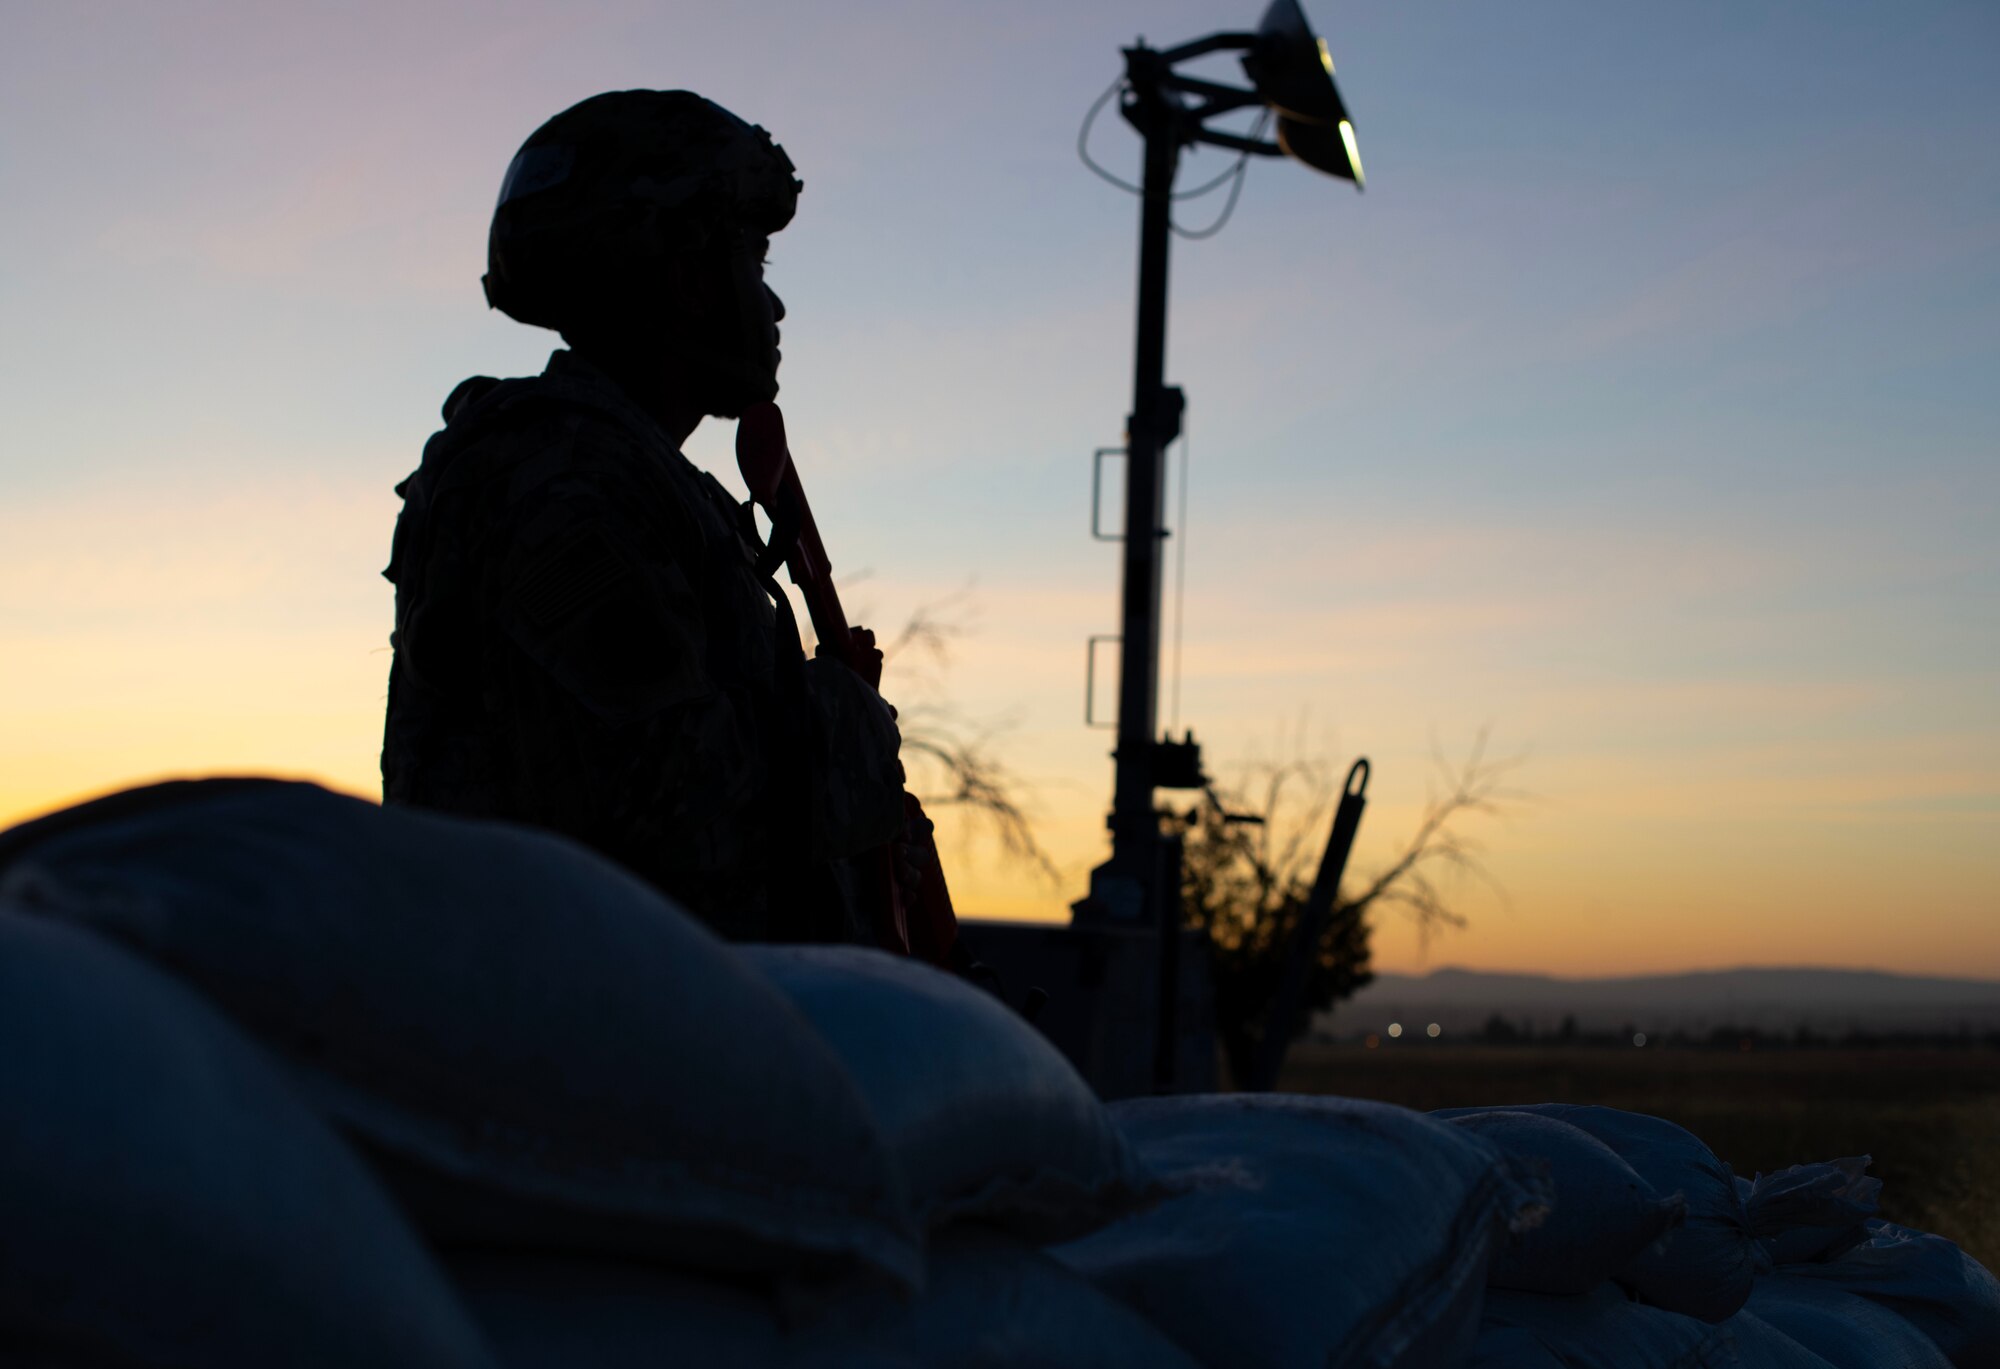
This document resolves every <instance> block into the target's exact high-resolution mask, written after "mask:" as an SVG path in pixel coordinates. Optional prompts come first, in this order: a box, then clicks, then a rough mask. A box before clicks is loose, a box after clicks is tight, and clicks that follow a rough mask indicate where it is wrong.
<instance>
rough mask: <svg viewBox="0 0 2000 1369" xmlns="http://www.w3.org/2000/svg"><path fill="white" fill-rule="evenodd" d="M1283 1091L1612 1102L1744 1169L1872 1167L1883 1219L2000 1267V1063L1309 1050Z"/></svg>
mask: <svg viewBox="0 0 2000 1369" xmlns="http://www.w3.org/2000/svg"><path fill="white" fill-rule="evenodd" d="M1280 1087H1281V1088H1284V1089H1287V1090H1291V1091H1294V1092H1301V1093H1337V1094H1343V1095H1346V1096H1348V1097H1352V1098H1376V1099H1381V1100H1383V1101H1385V1102H1390V1103H1399V1104H1401V1105H1403V1106H1405V1107H1412V1108H1419V1109H1424V1110H1429V1109H1431V1108H1442V1107H1471V1106H1478V1105H1482V1104H1493V1103H1524V1102H1533V1103H1541V1102H1548V1103H1602V1104H1604V1105H1606V1106H1609V1107H1614V1108H1624V1109H1626V1110H1628V1111H1632V1112H1645V1113H1651V1114H1652V1115H1654V1116H1656V1117H1665V1118H1668V1119H1670V1120H1672V1121H1675V1122H1678V1123H1680V1124H1681V1125H1682V1126H1684V1127H1686V1128H1687V1129H1688V1130H1690V1131H1692V1132H1694V1133H1695V1134H1696V1135H1697V1136H1699V1137H1701V1138H1702V1139H1703V1140H1704V1141H1706V1142H1708V1144H1709V1146H1710V1148H1711V1149H1713V1150H1714V1151H1715V1152H1716V1154H1718V1155H1720V1156H1721V1157H1722V1158H1723V1159H1724V1160H1727V1161H1728V1162H1729V1163H1730V1165H1731V1166H1732V1167H1734V1168H1735V1170H1736V1172H1737V1173H1739V1174H1743V1175H1754V1174H1756V1173H1757V1172H1758V1171H1759V1170H1764V1171H1767V1172H1768V1171H1770V1170H1775V1169H1782V1168H1784V1167H1785V1166H1786V1165H1790V1164H1796V1163H1798V1162H1799V1161H1802V1160H1829V1159H1833V1158H1835V1157H1838V1156H1843V1155H1872V1156H1874V1157H1875V1163H1874V1166H1873V1168H1872V1169H1871V1170H1870V1172H1871V1173H1873V1174H1874V1175H1875V1176H1876V1177H1878V1178H1880V1179H1881V1180H1882V1182H1883V1188H1882V1215H1883V1216H1885V1217H1888V1218H1890V1219H1891V1220H1893V1221H1897V1222H1902V1223H1904V1224H1906V1225H1909V1226H1914V1227H1918V1228H1921V1229H1923V1230H1925V1231H1935V1232H1937V1233H1939V1234H1940V1235H1943V1236H1947V1237H1949V1238H1951V1239H1952V1240H1954V1241H1957V1242H1958V1243H1959V1244H1960V1245H1961V1246H1963V1247H1965V1249H1966V1250H1967V1251H1968V1252H1970V1253H1971V1254H1972V1255H1973V1256H1974V1257H1976V1258H1977V1259H1979V1260H1980V1261H1981V1262H1982V1263H1983V1264H1985V1265H1986V1267H1987V1268H1988V1269H1996V1270H2000V1053H1996V1052H1994V1051H1990V1050H1981V1049H1972V1048H1968V1049H1963V1050H1955V1049H1926V1050H1903V1049H1880V1050H1844V1049H1817V1050H1742V1051H1726V1050H1691V1049H1657V1048H1645V1049H1636V1048H1619V1049H1614V1048H1608V1047H1594V1048H1593V1047H1560V1046H1436V1045H1431V1044H1429V1043H1428V1042H1425V1043H1420V1044H1407V1043H1398V1044H1395V1045H1391V1044H1390V1043H1388V1042H1383V1043H1382V1044H1381V1045H1379V1046H1378V1047H1376V1048H1374V1049H1369V1048H1367V1047H1364V1046H1361V1045H1332V1044H1324V1043H1301V1044H1300V1045H1299V1046H1298V1047H1296V1048H1295V1049H1294V1050H1293V1052H1292V1057H1291V1060H1290V1062H1289V1063H1288V1064H1287V1067H1286V1070H1285V1075H1284V1078H1283V1080H1282V1082H1281V1084H1280Z"/></svg>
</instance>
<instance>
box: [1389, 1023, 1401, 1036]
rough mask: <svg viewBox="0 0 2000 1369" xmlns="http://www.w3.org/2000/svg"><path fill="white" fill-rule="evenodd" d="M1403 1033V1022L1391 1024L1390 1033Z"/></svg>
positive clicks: (1398, 1034) (1393, 1034)
mask: <svg viewBox="0 0 2000 1369" xmlns="http://www.w3.org/2000/svg"><path fill="white" fill-rule="evenodd" d="M1402 1034H1403V1024H1402V1023H1401V1022H1391V1023H1390V1024H1389V1035H1391V1036H1401V1035H1402Z"/></svg>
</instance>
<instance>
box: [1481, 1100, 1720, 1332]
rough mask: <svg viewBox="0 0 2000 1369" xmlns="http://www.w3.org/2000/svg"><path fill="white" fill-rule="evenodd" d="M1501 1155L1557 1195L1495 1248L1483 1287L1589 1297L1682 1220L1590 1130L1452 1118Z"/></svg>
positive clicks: (1546, 1120)
mask: <svg viewBox="0 0 2000 1369" xmlns="http://www.w3.org/2000/svg"><path fill="white" fill-rule="evenodd" d="M1452 1125H1453V1126H1458V1127H1464V1128H1465V1129H1466V1130H1468V1131H1473V1132H1477V1133H1478V1134H1479V1135H1481V1136H1483V1137H1485V1138H1486V1139H1487V1140H1489V1141H1491V1142H1492V1143H1493V1144H1494V1145H1496V1146H1498V1147H1499V1148H1500V1150H1501V1152H1502V1153H1503V1154H1506V1155H1511V1156H1514V1157H1515V1158H1517V1159H1520V1160H1523V1161H1526V1162H1529V1163H1532V1164H1536V1165H1540V1166H1542V1167H1544V1168H1545V1169H1546V1171H1547V1173H1548V1176H1549V1181H1550V1184H1551V1185H1552V1186H1553V1188H1554V1190H1555V1197H1554V1201H1553V1203H1552V1204H1551V1210H1550V1212H1549V1214H1548V1216H1547V1217H1546V1218H1545V1219H1544V1220H1543V1221H1542V1222H1541V1223H1540V1224H1539V1225H1537V1226H1534V1227H1531V1228H1529V1229H1528V1230H1526V1231H1524V1232H1521V1233H1520V1234H1519V1235H1517V1236H1516V1237H1515V1239H1514V1240H1513V1241H1512V1242H1510V1243H1509V1244H1508V1246H1507V1247H1506V1248H1505V1249H1504V1250H1502V1251H1501V1253H1500V1258H1499V1259H1498V1260H1497V1261H1495V1262H1494V1265H1493V1272H1492V1274H1491V1275H1490V1276H1489V1277H1488V1282H1490V1283H1491V1284H1493V1286H1494V1287H1496V1288H1517V1289H1520V1290H1522V1291H1523V1292H1528V1293H1556V1294H1570V1293H1587V1292H1589V1291H1590V1290H1591V1289H1592V1288H1595V1287H1596V1286H1597V1285H1598V1284H1600V1283H1602V1282H1603V1281H1604V1280H1605V1279H1606V1278H1609V1277H1610V1274H1611V1271H1612V1270H1615V1269H1623V1268H1625V1267H1626V1266H1627V1265H1629V1264H1630V1263H1631V1262H1632V1260H1633V1259H1634V1258H1636V1257H1637V1256H1638V1254H1639V1252H1640V1251H1642V1250H1644V1249H1646V1247H1648V1246H1650V1245H1652V1244H1653V1243H1654V1242H1655V1241H1657V1240H1659V1239H1660V1237H1661V1236H1662V1235H1664V1234H1665V1233H1666V1231H1667V1230H1668V1228H1669V1227H1673V1226H1678V1225H1679V1224H1680V1222H1681V1221H1682V1219H1683V1218H1684V1217H1685V1215H1686V1210H1687V1208H1686V1202H1685V1200H1683V1199H1682V1198H1681V1197H1680V1195H1678V1194H1675V1195H1673V1196H1671V1197H1662V1196H1661V1195H1660V1194H1658V1193H1656V1192H1654V1191H1653V1186H1652V1185H1651V1184H1649V1183H1647V1182H1646V1181H1645V1180H1644V1179H1642V1178H1640V1177H1639V1175H1638V1173H1637V1172H1636V1171H1634V1170H1633V1168H1632V1166H1630V1165H1628V1164H1626V1163H1625V1162H1624V1161H1623V1160H1621V1159H1620V1158H1619V1157H1618V1156H1617V1154H1616V1153H1614V1152H1613V1151H1612V1150H1611V1148H1610V1147H1609V1146H1606V1145H1605V1144H1604V1143H1603V1142H1602V1141H1599V1140H1598V1139H1597V1138H1596V1137H1594V1136H1591V1135H1590V1134H1589V1133H1588V1132H1584V1131H1581V1130H1579V1129H1577V1128H1576V1127H1573V1126H1571V1125H1570V1124H1569V1123H1567V1122H1559V1121H1557V1120H1556V1119H1554V1118H1552V1117H1537V1116H1535V1115H1533V1114H1532V1113H1525V1112H1480V1113H1472V1114H1470V1115H1468V1116H1465V1117H1457V1118H1453V1119H1452Z"/></svg>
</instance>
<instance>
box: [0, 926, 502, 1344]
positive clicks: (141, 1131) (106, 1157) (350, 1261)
mask: <svg viewBox="0 0 2000 1369" xmlns="http://www.w3.org/2000/svg"><path fill="white" fill-rule="evenodd" d="M0 1042H4V1043H5V1045H4V1048H0V1360H4V1361H6V1362H8V1363H21V1364H32V1365H79V1366H81V1365H108V1364H117V1365H121V1366H140V1365H160V1366H166V1365H175V1366H179V1365H200V1366H203V1369H270V1366H273V1365H285V1366H291V1367H292V1369H352V1366H355V1365H381V1366H389V1365H395V1366H408V1367H409V1369H484V1367H485V1366H489V1365H491V1364H492V1362H493V1361H492V1360H491V1359H490V1358H489V1356H488V1354H487V1351H486V1348H485V1345H484V1343H483V1341H482V1340H481V1338H480V1335H479V1333H478V1331H477V1330H476V1328H475V1327H474V1326H473V1324H472V1322H471V1320H470V1319H469V1318H468V1317H467V1316H466V1314H465V1312H464V1310H463V1309H462V1308H461V1307H460V1305H459V1303H458V1300H457V1297H456V1295H455V1294H454V1293H453V1291H452V1289H451V1287H450V1285H449V1284H448V1283H446V1282H445V1280H444V1277H443V1276H442V1274H441V1273H440V1272H439V1271H438V1269H437V1268H436V1266H435V1265H434V1264H433V1263H432V1261H431V1258H430V1256H429V1255H428V1254H427V1253H426V1252H425V1251H424V1249H423V1248H422V1246H421V1245H420V1244H419V1243H418V1241H417V1239H416V1236H415V1234H414V1233H413V1232H411V1231H410V1230H409V1229H408V1227H407V1226H406V1225H405V1224H404V1222H403V1220H402V1218H401V1217H400V1216H399V1215H398V1214H397V1212H396V1210H395V1208H394V1207H393V1205H392V1204H391V1203H390V1202H389V1200H388V1198H387V1197H386V1196H385V1195H384V1194H383V1193H382V1192H381V1191H380V1189H379V1188H378V1187H377V1185H376V1184H375V1182H374V1180H373V1178H372V1177H371V1176H370V1175H369V1173H368V1171H367V1168H366V1166H365V1165H363V1164H362V1163H361V1161H360V1160H359V1159H358V1158H357V1157H356V1156H354V1155H353V1154H352V1153H351V1152H350V1151H349V1150H348V1148H347V1147H346V1146H345V1145H344V1144H343V1143H342V1142H341V1141H340V1139H339V1138H338V1137H337V1136H335V1135H334V1134H333V1132H332V1131H331V1130H330V1129H329V1128H328V1127H327V1126H326V1125H325V1124H324V1123H323V1122H321V1121H320V1120H319V1119H318V1118H317V1117H315V1116H313V1114H312V1112H311V1111H310V1110H309V1109H307V1108H306V1106H305V1105H304V1104H303V1103H301V1102H300V1101H299V1100H298V1099H297V1098H296V1097H295V1096H294V1095H293V1092H292V1089H291V1086H290V1085H289V1083H288V1082H287V1081H286V1079H285V1077H284V1075H283V1073H282V1072H281V1071H280V1070H279V1069H278V1067H277V1066H276V1065H275V1064H273V1063H272V1062H271V1061H270V1060H269V1059H268V1058H266V1056H265V1055H264V1054H263V1053H262V1052H261V1051H259V1050H258V1049H257V1047H256V1046H255V1045H253V1044H252V1043H251V1042H249V1041H248V1040H246V1039H245V1038H243V1037H242V1036H241V1034H240V1033H238V1031H237V1030H236V1029H235V1028H234V1027H233V1026H232V1025H230V1023H229V1022H227V1021H226V1020H225V1019H223V1018H222V1017H221V1016H220V1015H219V1014H217V1013H216V1012H215V1011H214V1010H213V1009H212V1008H210V1007H209V1006H208V1005H207V1004H206V1003H204V1002H202V1001H201V999H200V998H198V997H196V996H195V995H194V994H192V993H190V992H189V991H188V990H187V989H186V988H185V987H184V986H182V985H181V984H180V983H178V982H176V981H175V980H174V979H173V978H171V977H170V976H168V975H164V974H162V973H160V972H159V971H158V970H156V969H154V968H152V967H151V966H149V965H147V964H145V963H144V962H143V961H140V960H138V959H136V958H134V957H132V956H131V955H129V954H128V953H127V952H125V951H123V950H120V949H119V948H118V947H116V946H114V945H111V944H109V943H108V942H105V941H103V940H102V939H100V938H97V937H94V936H92V935H90V934H89V933H87V932H83V931H80V930H77V929H76V928H73V927H67V926H63V925H61V924H59V923H51V922H46V921H43V920H40V919H35V918H27V917H22V916H19V915H18V914H16V913H14V912H12V911H9V910H8V908H7V905H6V902H5V900H0ZM9 1351H13V1352H15V1353H18V1354H19V1355H20V1356H21V1358H20V1359H19V1360H14V1359H10V1358H9Z"/></svg>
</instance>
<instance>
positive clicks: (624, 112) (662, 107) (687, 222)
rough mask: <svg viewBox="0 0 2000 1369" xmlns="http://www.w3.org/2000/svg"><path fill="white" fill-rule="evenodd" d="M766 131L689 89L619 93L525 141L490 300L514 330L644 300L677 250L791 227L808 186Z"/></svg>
mask: <svg viewBox="0 0 2000 1369" xmlns="http://www.w3.org/2000/svg"><path fill="white" fill-rule="evenodd" d="M793 171H794V168H793V166H792V161H791V158H789V157H787V156H786V155H785V153H784V149H782V148H780V147H779V146H778V145H777V144H776V143H775V142H773V141H771V135H770V134H769V133H766V132H765V131H764V130H763V129H762V128H760V127H758V126H756V125H754V124H749V123H745V122H744V121H743V120H742V119H739V118H737V117H736V116H735V115H734V114H731V113H730V112H729V111H728V110H726V109H724V108H723V107H722V106H720V105H718V104H716V103H715V102H714V101H712V100H707V99H704V98H702V97H701V96H699V95H696V94H695V93H693V92H692V91H686V90H617V91H607V92H606V93H605V94H602V95H593V96H591V97H590V98H589V99H587V100H584V101H582V102H580V103H578V104H575V105H572V106H570V107H569V108H568V109H566V110H564V111H563V112H562V113H560V114H558V115H556V116H555V117H554V118H553V119H550V120H549V121H548V122H547V123H545V124H543V125H542V126H541V127H540V128H538V129H536V130H535V131H534V132H533V133H532V134H530V135H529V137H528V141H527V142H525V143H523V144H522V145H521V150H520V151H519V152H518V153H516V154H515V156H514V160H513V163H512V164H511V165H510V166H509V167H508V168H507V175H506V178H505V180H503V181H502V182H501V185H500V200H499V203H498V204H497V205H496V206H495V207H494V210H493V227H492V231H491V232H490V233H489V235H488V237H487V242H486V275H485V277H484V278H483V281H482V283H483V284H484V285H485V287H486V301H487V303H488V304H490V305H492V306H493V307H494V308H496V309H499V310H501V311H502V312H504V313H506V314H507V315H509V316H510V317H512V318H515V319H518V320H519V321H520V322H522V323H527V324H533V325H535V326H537V327H541V328H557V329H560V328H562V327H564V326H565V325H566V324H567V323H571V322H574V321H575V320H576V318H577V317H578V315H579V313H580V312H581V311H585V310H589V309H593V308H601V307H604V306H606V305H613V304H615V303H616V302H617V301H621V300H629V299H632V298H635V297H636V298H643V297H644V296H645V294H646V292H647V288H648V285H649V283H650V282H651V281H652V280H654V279H656V277H657V273H658V271H659V269H660V266H661V264H662V263H663V262H664V261H665V260H666V259H667V258H668V257H669V256H670V255H672V254H675V253H681V252H691V251H697V250H700V249H702V248H704V247H710V246H714V245H717V244H719V243H724V242H728V241H730V240H731V239H732V238H735V237H738V236H746V235H747V236H763V235H769V234H772V233H775V232H777V231H778V230H779V229H781V228H783V227H784V226H785V225H786V224H788V223H790V222H791V220H792V214H793V211H794V210H796V209H797V207H798V198H799V191H800V190H801V189H803V183H802V182H800V181H799V179H798V178H797V177H796V176H795V175H794V174H793Z"/></svg>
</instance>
